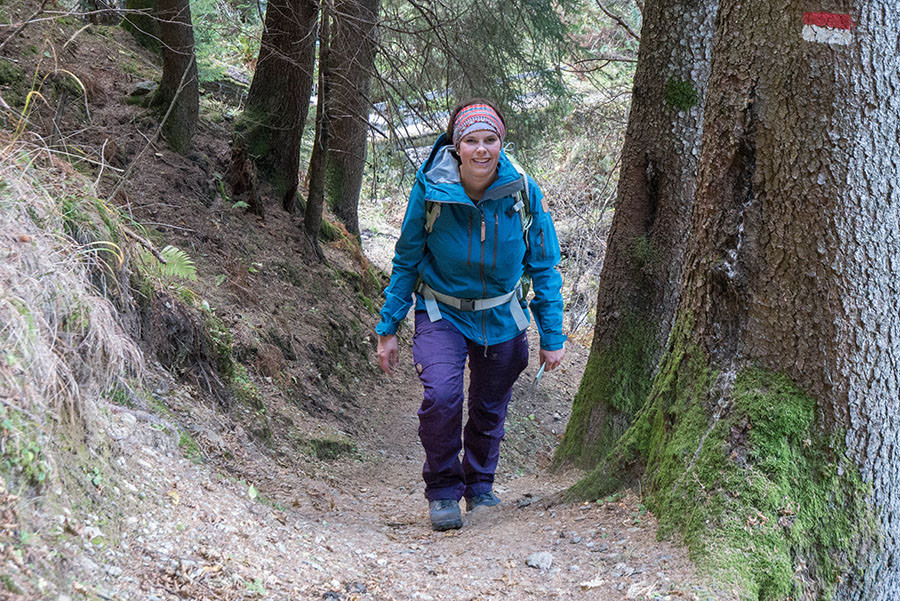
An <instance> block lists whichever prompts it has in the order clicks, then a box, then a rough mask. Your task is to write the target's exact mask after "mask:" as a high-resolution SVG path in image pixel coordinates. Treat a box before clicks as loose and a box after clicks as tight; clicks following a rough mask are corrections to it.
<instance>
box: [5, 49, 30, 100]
mask: <svg viewBox="0 0 900 601" xmlns="http://www.w3.org/2000/svg"><path fill="white" fill-rule="evenodd" d="M0 90H2V93H3V99H4V100H6V102H7V104H9V105H10V106H12V107H21V106H23V105H24V104H25V97H26V96H27V95H28V90H29V83H28V76H27V75H26V73H25V69H23V68H22V67H20V66H19V65H17V64H15V63H13V62H11V61H8V60H5V59H0Z"/></svg>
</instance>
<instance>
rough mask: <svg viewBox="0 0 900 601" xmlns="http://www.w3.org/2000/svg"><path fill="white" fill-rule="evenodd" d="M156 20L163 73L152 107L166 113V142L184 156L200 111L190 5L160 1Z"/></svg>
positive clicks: (181, 0)
mask: <svg viewBox="0 0 900 601" xmlns="http://www.w3.org/2000/svg"><path fill="white" fill-rule="evenodd" d="M159 18H160V22H159V32H160V33H159V35H160V41H161V42H162V56H163V73H162V80H161V81H160V83H159V88H158V89H157V90H156V95H155V97H154V99H153V104H154V105H155V106H158V107H159V108H160V110H162V111H163V114H164V115H165V114H166V112H168V118H166V120H165V123H163V126H162V134H163V137H164V138H165V139H166V142H168V143H169V146H171V147H172V149H173V150H175V151H176V152H180V153H182V154H184V153H186V152H187V151H188V150H190V148H191V138H192V137H193V136H194V130H195V129H196V128H197V117H198V115H199V112H200V90H199V86H198V82H197V61H196V60H195V59H194V28H193V26H192V25H191V6H190V2H189V1H188V0H159ZM170 107H171V109H170Z"/></svg>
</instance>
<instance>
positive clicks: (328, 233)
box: [319, 219, 345, 242]
mask: <svg viewBox="0 0 900 601" xmlns="http://www.w3.org/2000/svg"><path fill="white" fill-rule="evenodd" d="M344 238H345V236H344V233H343V232H342V231H341V228H339V227H338V226H336V225H334V224H333V223H331V222H330V221H328V220H327V219H323V220H322V225H321V226H319V239H320V240H322V241H323V242H337V241H338V240H342V239H344Z"/></svg>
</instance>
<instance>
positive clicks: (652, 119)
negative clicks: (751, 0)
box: [557, 0, 718, 465]
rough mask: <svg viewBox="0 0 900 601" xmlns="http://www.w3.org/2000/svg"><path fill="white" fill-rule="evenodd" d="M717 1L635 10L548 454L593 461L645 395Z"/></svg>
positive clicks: (687, 212)
mask: <svg viewBox="0 0 900 601" xmlns="http://www.w3.org/2000/svg"><path fill="white" fill-rule="evenodd" d="M717 6H718V0H702V1H700V2H696V3H691V4H690V5H689V6H686V5H682V4H676V3H669V2H648V3H647V6H646V9H645V11H644V21H643V27H642V33H641V40H642V41H641V45H640V51H639V53H638V66H637V71H636V73H635V83H634V90H633V93H632V105H631V111H630V114H629V120H628V130H627V131H626V135H625V144H624V146H623V148H622V167H621V170H620V176H619V186H618V191H617V199H616V211H615V216H614V218H613V223H612V228H611V229H610V234H609V244H608V247H607V252H606V257H605V259H604V263H603V271H602V273H601V275H600V284H599V290H598V296H597V323H596V326H595V329H594V341H593V344H592V346H591V354H590V358H589V362H588V367H587V369H586V371H585V375H584V379H583V380H582V382H581V386H580V389H579V391H578V394H577V396H576V397H575V401H574V405H573V409H572V417H571V419H570V420H569V424H568V427H567V428H566V433H565V436H564V437H563V441H562V443H561V445H560V447H559V450H558V452H557V460H558V461H559V460H573V461H575V462H577V463H580V464H584V465H587V464H591V463H596V461H597V460H598V459H599V458H600V456H602V454H603V453H604V452H606V451H608V450H609V449H610V447H611V446H612V444H613V443H614V442H615V441H616V439H617V438H618V437H619V436H621V435H622V433H623V432H624V431H625V429H626V428H628V426H629V425H630V424H631V421H632V419H633V418H634V415H635V413H636V412H637V411H638V409H640V407H641V405H642V404H643V403H644V401H645V400H646V398H647V392H648V390H649V385H650V380H651V377H652V374H653V370H654V368H655V367H656V365H657V363H658V361H659V358H660V356H661V354H662V351H663V349H664V346H665V342H666V338H667V337H668V335H669V330H670V328H671V326H672V321H673V319H674V316H675V308H676V306H677V304H678V294H679V290H680V283H681V273H682V267H683V263H684V251H685V248H686V246H687V239H688V236H687V232H688V231H689V230H690V216H691V207H692V205H693V200H694V189H695V177H696V169H697V159H698V157H699V155H700V138H701V136H700V134H701V131H702V122H703V107H704V99H705V93H706V84H707V79H708V77H709V63H710V53H711V49H712V35H713V30H714V28H715V17H716V8H717Z"/></svg>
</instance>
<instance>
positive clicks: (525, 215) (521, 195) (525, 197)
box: [506, 155, 534, 249]
mask: <svg viewBox="0 0 900 601" xmlns="http://www.w3.org/2000/svg"><path fill="white" fill-rule="evenodd" d="M506 158H508V159H509V162H510V163H512V166H513V167H515V168H516V172H517V173H518V174H519V177H521V178H522V189H521V190H520V191H519V192H518V194H517V195H516V196H517V198H516V204H515V205H513V209H515V210H516V211H518V212H519V219H521V220H522V235H523V236H524V237H525V248H526V249H527V248H528V247H529V245H528V230H529V228H531V222H532V221H533V220H534V217H533V215H532V214H531V197H530V196H529V194H528V175H527V174H526V173H525V170H524V169H523V168H522V166H521V165H519V163H518V162H516V160H515V159H513V158H512V157H511V156H509V155H506Z"/></svg>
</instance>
